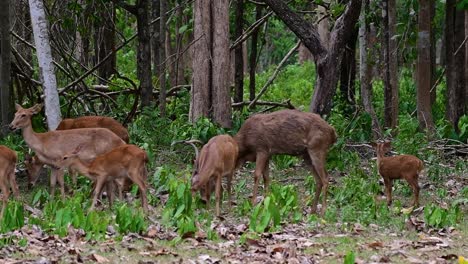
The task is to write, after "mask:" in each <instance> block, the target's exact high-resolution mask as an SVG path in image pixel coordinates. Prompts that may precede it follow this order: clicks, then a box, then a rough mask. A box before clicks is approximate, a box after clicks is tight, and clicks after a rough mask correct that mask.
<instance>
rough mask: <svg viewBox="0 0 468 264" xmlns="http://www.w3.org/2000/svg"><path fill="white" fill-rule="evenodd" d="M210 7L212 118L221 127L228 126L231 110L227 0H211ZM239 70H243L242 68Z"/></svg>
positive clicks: (230, 123)
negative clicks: (211, 26) (211, 22)
mask: <svg viewBox="0 0 468 264" xmlns="http://www.w3.org/2000/svg"><path fill="white" fill-rule="evenodd" d="M212 8H213V10H212V15H213V16H212V18H213V22H215V23H213V31H212V32H213V70H212V72H213V83H212V87H213V90H212V94H213V120H214V121H215V122H216V123H218V124H219V125H221V126H222V127H225V128H230V127H231V126H232V119H231V111H232V110H231V97H230V96H229V0H216V1H212ZM241 47H242V46H241ZM241 51H242V50H241ZM241 55H242V53H241ZM241 59H242V57H241ZM236 63H237V62H236ZM240 70H241V71H243V68H241V69H240ZM242 75H243V74H242ZM241 99H242V98H241Z"/></svg>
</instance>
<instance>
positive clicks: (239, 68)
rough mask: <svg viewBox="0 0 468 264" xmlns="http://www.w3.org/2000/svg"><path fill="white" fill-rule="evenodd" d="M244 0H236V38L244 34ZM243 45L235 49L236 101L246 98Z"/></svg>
mask: <svg viewBox="0 0 468 264" xmlns="http://www.w3.org/2000/svg"><path fill="white" fill-rule="evenodd" d="M243 16H244V0H236V28H235V33H234V39H238V38H239V37H241V36H242V32H243V31H244V30H243V26H244V18H243ZM242 47H243V45H237V47H236V49H235V50H234V91H235V93H234V94H235V95H234V102H235V103H238V102H242V101H243V100H244V58H243V50H242Z"/></svg>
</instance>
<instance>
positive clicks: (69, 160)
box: [59, 145, 148, 211]
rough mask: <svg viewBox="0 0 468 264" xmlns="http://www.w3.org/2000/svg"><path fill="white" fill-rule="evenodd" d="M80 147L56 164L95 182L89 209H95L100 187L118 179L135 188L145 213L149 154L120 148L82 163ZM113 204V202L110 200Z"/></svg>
mask: <svg viewBox="0 0 468 264" xmlns="http://www.w3.org/2000/svg"><path fill="white" fill-rule="evenodd" d="M79 153H80V147H78V148H77V149H76V150H75V151H74V152H73V153H70V154H66V155H64V156H63V157H62V160H61V161H59V166H60V167H67V168H71V169H73V170H77V171H79V172H80V173H82V174H83V175H85V176H87V177H88V178H90V179H91V180H94V181H96V188H95V189H94V194H93V203H92V205H91V208H90V210H93V209H94V206H95V205H96V202H97V199H98V196H99V194H100V193H101V191H102V187H103V186H104V185H105V184H106V183H112V182H114V181H116V180H119V179H125V178H129V179H130V180H131V181H132V182H133V183H135V184H136V185H138V188H139V190H140V198H141V204H142V206H143V209H144V210H145V211H147V210H148V202H147V198H146V189H147V183H146V182H147V178H148V176H147V175H148V172H147V169H146V164H147V163H148V155H147V154H146V152H145V151H144V150H142V149H140V148H139V147H137V146H135V145H122V146H118V147H116V148H114V149H113V150H111V151H109V152H107V153H105V154H101V155H99V156H97V157H96V158H95V159H94V160H93V161H91V162H84V161H82V160H81V159H80V157H79ZM110 202H111V203H112V199H110Z"/></svg>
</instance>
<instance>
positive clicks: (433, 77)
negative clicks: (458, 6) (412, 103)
mask: <svg viewBox="0 0 468 264" xmlns="http://www.w3.org/2000/svg"><path fill="white" fill-rule="evenodd" d="M435 6H436V3H435V1H430V12H431V28H430V32H431V108H432V106H433V105H434V103H435V101H436V94H437V91H436V88H435V87H434V89H433V87H432V86H434V84H435V82H436V79H437V76H436V75H437V40H436V32H435V28H434V26H432V23H434V18H435Z"/></svg>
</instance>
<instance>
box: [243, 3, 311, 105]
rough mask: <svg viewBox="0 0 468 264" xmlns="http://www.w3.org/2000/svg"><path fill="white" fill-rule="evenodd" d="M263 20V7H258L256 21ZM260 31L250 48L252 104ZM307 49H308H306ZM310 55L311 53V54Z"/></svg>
mask: <svg viewBox="0 0 468 264" xmlns="http://www.w3.org/2000/svg"><path fill="white" fill-rule="evenodd" d="M260 18H262V6H261V5H257V6H256V7H255V21H258V20H260ZM258 31H259V28H257V29H255V30H254V31H253V32H252V41H251V48H250V58H249V61H250V63H249V64H250V68H249V75H250V78H249V99H250V101H251V102H252V101H253V100H254V99H255V72H256V69H257V46H258ZM306 49H307V48H306ZM309 53H310V52H309Z"/></svg>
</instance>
